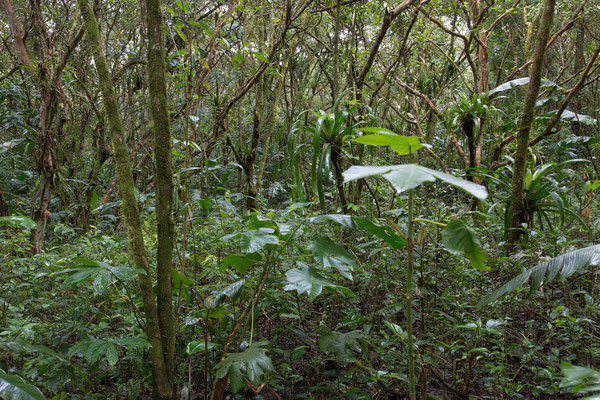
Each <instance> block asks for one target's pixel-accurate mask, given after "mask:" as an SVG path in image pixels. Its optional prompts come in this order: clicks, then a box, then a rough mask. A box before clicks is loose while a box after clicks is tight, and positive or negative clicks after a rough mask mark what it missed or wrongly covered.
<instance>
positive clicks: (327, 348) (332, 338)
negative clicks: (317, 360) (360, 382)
mask: <svg viewBox="0 0 600 400" xmlns="http://www.w3.org/2000/svg"><path fill="white" fill-rule="evenodd" d="M363 336H364V335H363V334H362V333H361V332H360V331H352V332H348V333H341V332H335V331H332V332H329V333H327V334H325V335H323V336H321V339H320V340H319V348H320V349H321V351H323V352H325V353H329V354H333V355H334V356H335V358H336V360H338V361H340V362H353V361H356V356H355V355H354V353H355V352H358V351H360V350H361V347H360V343H359V340H360V339H362V338H363Z"/></svg>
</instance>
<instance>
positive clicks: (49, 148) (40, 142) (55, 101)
mask: <svg viewBox="0 0 600 400" xmlns="http://www.w3.org/2000/svg"><path fill="white" fill-rule="evenodd" d="M0 6H1V7H2V9H3V10H4V13H5V14H6V18H7V21H8V25H9V28H10V31H11V36H12V39H13V49H14V52H15V53H16V54H17V58H18V60H19V63H20V65H21V66H22V67H23V69H24V70H25V71H26V72H27V73H29V76H30V78H31V80H32V81H33V82H34V85H35V86H37V88H38V89H39V92H40V104H39V114H38V129H37V152H36V157H35V163H36V168H37V170H38V174H39V190H38V193H37V195H36V197H39V201H38V206H37V208H36V209H35V211H34V212H33V217H34V221H35V222H36V225H37V227H36V229H33V230H32V231H31V239H30V241H31V250H32V252H33V253H34V254H37V253H39V252H40V251H41V250H42V245H43V243H44V237H45V234H46V224H47V221H48V216H49V215H50V201H51V199H52V189H53V187H54V174H55V172H56V170H57V160H56V157H55V154H54V153H55V151H56V149H55V148H54V144H55V143H56V132H55V130H56V129H55V128H56V121H60V118H57V114H58V113H59V112H60V102H61V95H60V92H61V78H62V72H63V70H64V69H65V67H66V66H67V63H68V61H69V59H70V57H71V55H72V54H73V51H74V50H75V48H76V47H77V45H78V44H79V41H80V40H81V38H82V36H83V28H81V29H79V31H78V32H77V33H75V35H74V36H73V38H72V39H71V41H70V42H69V43H68V44H67V45H66V46H65V49H64V50H63V53H62V56H61V57H60V59H59V60H58V63H57V62H56V60H55V52H56V45H55V44H54V42H53V40H52V37H51V36H50V34H49V28H48V26H46V22H45V21H44V17H43V13H42V10H41V2H40V1H39V0H32V1H31V9H32V11H33V16H34V24H35V26H36V27H37V29H38V30H39V31H40V33H41V36H42V37H43V43H44V46H39V50H40V54H39V55H38V56H37V57H35V58H33V57H31V55H30V52H29V50H28V49H27V47H26V45H25V41H24V38H23V29H22V28H21V24H20V23H19V21H18V20H17V17H16V15H15V11H14V8H13V6H12V3H11V2H10V0H0Z"/></svg>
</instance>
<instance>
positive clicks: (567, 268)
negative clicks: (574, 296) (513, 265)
mask: <svg viewBox="0 0 600 400" xmlns="http://www.w3.org/2000/svg"><path fill="white" fill-rule="evenodd" d="M599 264H600V245H594V246H590V247H585V248H583V249H579V250H575V251H571V252H569V253H566V254H563V255H561V256H558V257H555V258H553V259H551V260H548V261H544V262H543V263H541V264H538V265H537V266H535V267H533V268H531V269H528V270H526V271H524V272H522V273H521V274H519V275H517V276H516V277H514V278H513V279H511V280H510V281H508V282H507V283H506V284H504V285H503V286H502V287H500V288H498V289H496V290H494V291H493V292H491V293H488V294H487V295H485V296H484V297H483V298H482V299H481V300H480V301H479V304H478V305H477V306H478V307H479V306H482V305H485V304H489V303H491V302H492V301H494V300H497V299H499V298H500V297H502V296H504V295H505V294H507V293H510V292H513V291H514V290H516V289H517V288H519V287H520V286H521V285H524V284H525V283H526V282H527V281H530V282H529V294H530V295H531V294H532V293H533V292H535V291H536V290H538V289H539V288H540V287H541V286H542V285H544V284H547V283H550V282H552V281H555V280H564V279H566V278H568V277H569V276H571V275H573V274H574V273H576V272H577V271H579V270H581V269H583V268H587V267H589V266H597V265H599Z"/></svg>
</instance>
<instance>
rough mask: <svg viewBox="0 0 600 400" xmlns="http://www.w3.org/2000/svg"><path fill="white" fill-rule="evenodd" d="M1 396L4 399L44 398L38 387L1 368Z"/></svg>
mask: <svg viewBox="0 0 600 400" xmlns="http://www.w3.org/2000/svg"><path fill="white" fill-rule="evenodd" d="M0 397H1V398H3V399H4V400H44V399H45V397H44V395H43V394H42V392H40V390H39V389H38V388H36V387H35V386H33V385H30V384H29V383H25V381H23V379H21V378H20V377H18V376H16V375H9V374H7V373H6V372H4V371H3V370H2V369H0Z"/></svg>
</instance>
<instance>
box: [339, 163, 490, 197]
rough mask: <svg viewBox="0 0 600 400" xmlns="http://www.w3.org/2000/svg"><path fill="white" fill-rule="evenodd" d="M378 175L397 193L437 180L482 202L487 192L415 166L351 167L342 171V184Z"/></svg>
mask: <svg viewBox="0 0 600 400" xmlns="http://www.w3.org/2000/svg"><path fill="white" fill-rule="evenodd" d="M378 175H381V176H383V177H384V178H385V179H386V180H388V181H389V182H390V183H391V184H392V186H393V187H394V189H396V192H398V193H402V192H404V191H406V190H409V189H413V188H416V187H417V186H419V185H421V184H422V183H424V182H434V181H435V180H436V178H437V179H440V180H441V181H444V182H446V183H449V184H450V185H452V186H455V187H457V188H459V189H462V190H464V191H465V192H467V193H469V194H471V195H473V196H475V197H477V198H479V199H482V200H483V199H485V198H486V197H487V190H486V189H485V187H484V186H482V185H478V184H476V183H473V182H469V181H466V180H464V179H460V178H457V177H455V176H452V175H448V174H445V173H443V172H440V171H436V170H433V169H430V168H427V167H422V166H420V165H416V164H403V165H390V166H382V167H376V166H359V165H353V166H351V167H350V168H349V169H347V170H346V171H344V182H350V181H354V180H357V179H363V178H368V177H370V176H378Z"/></svg>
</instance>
